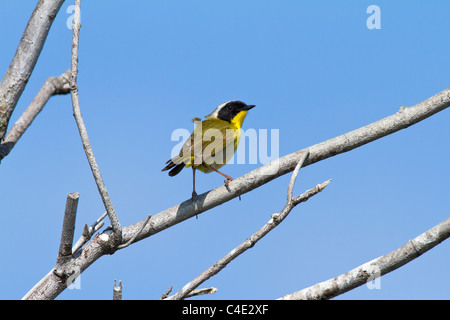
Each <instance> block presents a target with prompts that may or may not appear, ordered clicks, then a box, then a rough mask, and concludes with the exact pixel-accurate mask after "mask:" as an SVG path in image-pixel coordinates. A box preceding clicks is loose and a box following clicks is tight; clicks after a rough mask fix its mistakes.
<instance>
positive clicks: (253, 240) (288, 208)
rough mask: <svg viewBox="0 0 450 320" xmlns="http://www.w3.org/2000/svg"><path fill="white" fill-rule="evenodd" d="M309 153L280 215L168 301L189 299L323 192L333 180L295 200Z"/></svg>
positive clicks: (295, 171) (301, 161) (306, 154)
mask: <svg viewBox="0 0 450 320" xmlns="http://www.w3.org/2000/svg"><path fill="white" fill-rule="evenodd" d="M308 155H309V152H308V150H306V151H305V152H304V153H303V155H302V156H301V158H300V160H299V161H298V164H297V166H296V167H295V170H294V172H293V174H292V177H291V181H290V182H289V187H288V192H287V202H286V205H285V206H284V208H283V210H281V212H280V213H278V214H273V215H272V218H271V219H270V220H269V222H267V223H266V224H265V225H264V226H263V227H262V228H261V229H259V230H258V231H256V232H255V233H254V234H253V235H252V236H251V237H249V238H248V239H247V240H246V241H244V242H242V243H241V244H240V245H239V246H237V247H236V248H234V249H233V250H231V251H230V252H229V253H228V254H227V255H226V256H225V257H223V258H222V259H220V260H219V261H217V262H216V263H214V264H213V265H212V266H211V267H209V268H208V269H206V270H205V271H203V272H202V273H201V274H200V275H199V276H197V277H196V278H195V279H194V280H192V281H191V282H189V283H188V284H186V285H185V286H184V287H183V288H182V289H181V290H180V291H178V292H177V293H175V294H174V295H173V296H170V297H168V298H167V300H181V299H185V298H186V297H188V295H189V294H190V293H191V292H192V291H193V290H194V289H196V288H197V287H198V286H199V285H200V284H202V283H203V282H205V281H206V280H208V279H209V278H211V277H212V276H214V275H216V274H218V273H219V272H220V271H221V270H222V269H224V268H225V267H226V266H227V265H228V264H229V263H230V262H231V261H233V260H234V259H236V258H237V257H238V256H239V255H241V254H242V253H244V252H245V251H247V250H248V249H250V248H252V247H253V246H254V245H255V244H256V243H257V242H258V241H259V240H261V239H262V238H263V237H264V236H265V235H266V234H268V233H269V232H270V231H272V230H273V229H275V227H276V226H278V225H279V224H280V223H281V221H283V220H284V219H285V218H286V217H287V216H288V214H289V213H290V212H291V211H292V209H293V208H294V207H295V206H296V205H297V204H299V203H301V202H305V201H307V200H308V199H309V198H310V197H312V196H314V195H316V194H317V193H319V192H321V191H322V190H323V189H324V188H325V187H326V186H327V185H328V184H329V183H330V181H331V180H328V181H326V182H324V183H322V184H320V185H317V186H316V187H315V188H313V189H310V190H308V191H306V192H305V193H303V194H302V195H300V196H298V197H295V198H293V196H292V191H293V189H294V184H295V181H296V179H297V175H298V172H299V170H300V168H301V167H302V165H303V163H304V161H305V159H306V158H307V157H308Z"/></svg>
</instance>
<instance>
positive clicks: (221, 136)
mask: <svg viewBox="0 0 450 320" xmlns="http://www.w3.org/2000/svg"><path fill="white" fill-rule="evenodd" d="M253 107H255V106H254V105H247V104H245V103H244V102H242V101H228V102H225V103H222V104H221V105H220V106H218V107H217V108H216V109H215V110H214V111H213V112H212V113H211V114H210V115H208V116H206V117H205V118H206V120H203V121H201V119H199V118H194V119H193V121H194V123H195V128H194V131H193V132H192V134H191V136H190V138H188V139H187V141H186V142H185V143H184V145H183V147H182V148H181V151H180V153H179V154H178V155H177V156H175V157H173V158H172V159H170V160H168V161H167V162H166V164H167V166H166V167H165V168H164V169H162V170H161V171H166V170H170V171H169V176H171V177H173V176H175V175H177V174H178V173H180V171H181V170H183V168H184V167H192V175H193V180H192V181H193V191H192V198H194V197H196V196H197V193H196V192H195V170H197V169H198V170H200V171H202V172H204V173H209V172H213V171H215V172H217V173H219V174H221V175H222V176H224V177H225V178H226V180H225V183H226V184H228V183H229V182H230V181H232V180H233V179H232V178H231V177H230V176H228V175H226V174H225V173H222V172H220V171H219V170H218V169H220V168H221V167H223V166H224V165H225V164H226V163H227V162H228V161H230V159H231V158H232V157H233V155H234V153H235V152H236V150H237V147H238V145H239V140H240V138H241V127H242V123H243V122H244V119H245V116H246V115H247V112H248V110H250V109H252V108H253Z"/></svg>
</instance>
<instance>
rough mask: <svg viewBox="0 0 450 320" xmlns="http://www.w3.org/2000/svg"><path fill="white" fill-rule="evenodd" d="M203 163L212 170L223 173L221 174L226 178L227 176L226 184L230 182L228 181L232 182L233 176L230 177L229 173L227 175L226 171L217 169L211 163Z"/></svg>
mask: <svg viewBox="0 0 450 320" xmlns="http://www.w3.org/2000/svg"><path fill="white" fill-rule="evenodd" d="M203 165H204V166H205V167H207V168H209V169H211V170H214V171H215V172H217V173H218V174H221V175H222V176H224V177H225V178H227V180H225V184H228V183H230V182H231V181H233V178H232V177H230V176H229V175H226V174H225V173H223V172H220V171H219V170H217V169H215V168H213V167H211V166H210V165H208V164H206V163H204V164H203Z"/></svg>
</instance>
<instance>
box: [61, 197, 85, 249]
mask: <svg viewBox="0 0 450 320" xmlns="http://www.w3.org/2000/svg"><path fill="white" fill-rule="evenodd" d="M79 198H80V195H79V193H69V194H68V195H67V200H66V210H65V212H64V221H63V227H62V232H61V243H60V245H59V253H58V257H66V256H70V255H71V254H72V244H73V234H74V231H75V220H76V216H77V207H78V199H79Z"/></svg>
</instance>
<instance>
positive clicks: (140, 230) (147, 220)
mask: <svg viewBox="0 0 450 320" xmlns="http://www.w3.org/2000/svg"><path fill="white" fill-rule="evenodd" d="M151 217H152V215H151V214H149V215H148V216H147V219H145V221H144V223H143V224H142V227H141V228H140V229H139V230H138V231H137V232H136V234H135V235H134V236H133V237H132V238H131V239H130V240H128V241H127V242H126V243H123V244H121V245H118V246H117V249H123V248H126V247H128V246H129V245H130V244H132V243H133V241H134V240H135V239H136V237H137V236H138V235H139V234H140V233H141V232H142V230H144V228H145V226H146V225H147V223H148V222H149V221H150V218H151Z"/></svg>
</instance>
